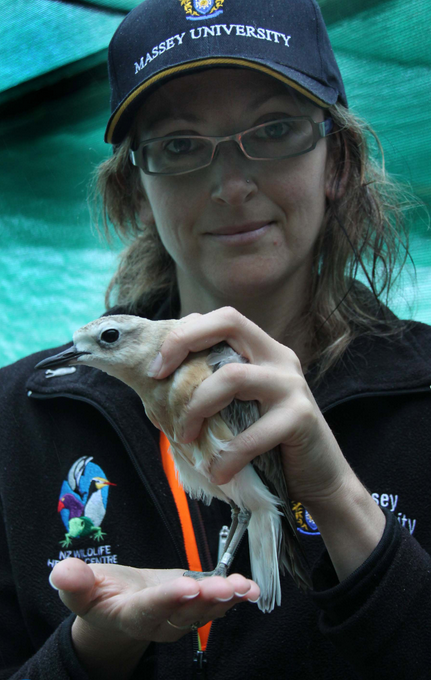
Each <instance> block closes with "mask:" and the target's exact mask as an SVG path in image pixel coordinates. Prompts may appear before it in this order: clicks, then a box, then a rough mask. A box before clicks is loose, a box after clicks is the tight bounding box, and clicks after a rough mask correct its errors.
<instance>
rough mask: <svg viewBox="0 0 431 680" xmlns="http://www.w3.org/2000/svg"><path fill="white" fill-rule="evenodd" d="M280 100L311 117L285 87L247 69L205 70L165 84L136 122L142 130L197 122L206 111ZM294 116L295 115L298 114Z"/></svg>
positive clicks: (311, 106) (297, 95) (307, 108)
mask: <svg viewBox="0 0 431 680" xmlns="http://www.w3.org/2000/svg"><path fill="white" fill-rule="evenodd" d="M276 97H282V98H283V99H284V100H286V101H290V102H291V104H292V105H293V106H294V107H295V109H298V107H299V108H300V111H299V112H303V113H308V114H309V113H311V112H312V111H313V110H314V109H317V108H318V107H317V106H316V105H314V104H313V103H312V102H311V101H310V100H308V99H306V98H305V97H304V96H302V95H301V94H300V93H297V92H295V90H293V89H292V88H290V87H289V86H288V85H286V84H285V83H282V82H281V81H279V80H277V79H276V78H273V77H272V76H269V75H267V74H265V73H259V72H258V71H254V70H251V69H232V68H231V69H226V68H223V69H221V68H220V69H219V68H213V69H207V70H205V71H200V72H198V73H193V74H188V75H184V76H181V77H179V78H175V79H172V80H169V81H168V82H166V83H164V84H163V85H161V86H160V87H159V88H158V89H157V90H156V91H155V92H153V93H152V94H151V95H150V96H149V97H148V98H147V99H146V101H145V103H144V105H143V106H142V108H141V110H140V112H139V114H138V120H139V122H140V123H141V124H143V125H145V127H151V126H152V124H153V123H154V122H155V121H160V120H161V117H163V118H164V119H166V118H168V117H172V118H173V119H175V118H179V117H181V116H182V115H183V114H185V113H187V115H188V116H189V117H190V118H191V119H192V118H193V116H194V115H195V116H196V119H197V118H199V116H200V115H201V114H204V113H205V111H206V110H207V109H214V108H215V109H220V110H222V109H223V108H224V107H225V106H226V105H227V106H231V107H232V108H235V106H237V107H238V109H239V110H242V109H244V108H247V107H251V108H256V107H258V106H260V105H262V104H263V103H265V102H266V101H267V100H269V99H270V98H276ZM299 112H298V113H299Z"/></svg>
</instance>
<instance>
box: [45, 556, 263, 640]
mask: <svg viewBox="0 0 431 680" xmlns="http://www.w3.org/2000/svg"><path fill="white" fill-rule="evenodd" d="M50 582H51V585H53V587H54V588H56V589H58V590H59V595H60V597H61V599H62V601H63V602H64V603H65V604H66V606H67V607H68V608H69V609H71V611H73V612H74V613H75V614H77V615H78V616H79V617H81V618H82V619H83V620H84V621H86V623H87V624H89V625H90V626H92V627H93V628H94V629H97V630H105V631H109V630H111V631H112V632H114V631H116V630H117V631H121V634H122V635H125V636H127V639H129V638H131V639H133V640H143V641H145V640H146V641H155V642H170V641H174V640H177V639H179V638H180V637H181V636H182V635H184V634H185V633H187V632H188V629H187V627H189V626H190V625H191V624H193V623H196V622H197V621H199V622H200V624H202V625H204V624H205V623H207V622H208V621H211V620H213V619H214V618H218V617H221V616H224V615H225V613H226V612H227V610H228V609H230V608H231V607H232V606H234V605H235V604H238V603H239V602H244V601H248V600H251V601H256V600H257V599H258V597H259V594H260V592H259V588H258V586H257V585H256V583H254V582H253V581H250V580H248V579H246V578H245V577H243V576H241V575H240V574H232V575H231V576H229V577H228V578H227V579H223V578H221V577H211V578H206V579H203V580H202V581H196V580H194V579H191V578H187V577H184V576H182V571H181V570H177V569H172V570H151V569H135V568H131V567H123V566H119V565H118V566H117V565H94V566H93V565H92V566H91V567H90V566H89V565H87V564H85V563H84V562H83V561H82V560H78V559H76V558H69V559H67V560H64V561H62V562H60V563H59V564H58V565H56V566H55V567H54V569H53V571H52V573H51V577H50ZM168 619H169V620H170V621H171V622H172V623H174V624H175V625H177V626H184V627H185V629H184V630H178V629H176V628H174V627H173V626H170V625H169V624H168V623H167V621H168Z"/></svg>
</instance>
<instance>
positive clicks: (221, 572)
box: [183, 563, 228, 581]
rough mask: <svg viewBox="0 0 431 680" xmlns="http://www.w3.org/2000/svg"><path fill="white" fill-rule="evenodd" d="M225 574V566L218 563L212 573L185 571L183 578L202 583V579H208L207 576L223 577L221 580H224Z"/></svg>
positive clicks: (226, 570) (226, 569)
mask: <svg viewBox="0 0 431 680" xmlns="http://www.w3.org/2000/svg"><path fill="white" fill-rule="evenodd" d="M227 572H228V568H227V566H226V565H225V564H223V563H219V564H218V565H217V566H216V568H215V569H213V570H212V571H185V572H184V574H183V576H189V578H194V579H195V581H202V579H204V578H208V577H209V576H223V578H226V576H227Z"/></svg>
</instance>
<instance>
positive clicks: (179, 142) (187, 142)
mask: <svg viewBox="0 0 431 680" xmlns="http://www.w3.org/2000/svg"><path fill="white" fill-rule="evenodd" d="M195 147H196V140H194V139H189V138H188V137H177V138H175V139H170V140H169V141H168V142H166V143H165V145H164V148H163V150H164V151H168V152H169V153H171V154H174V155H180V154H186V153H191V152H192V151H194V150H195Z"/></svg>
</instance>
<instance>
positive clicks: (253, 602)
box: [249, 595, 260, 604]
mask: <svg viewBox="0 0 431 680" xmlns="http://www.w3.org/2000/svg"><path fill="white" fill-rule="evenodd" d="M259 600H260V595H259V597H258V598H257V600H249V602H251V604H256V603H257V602H259Z"/></svg>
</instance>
